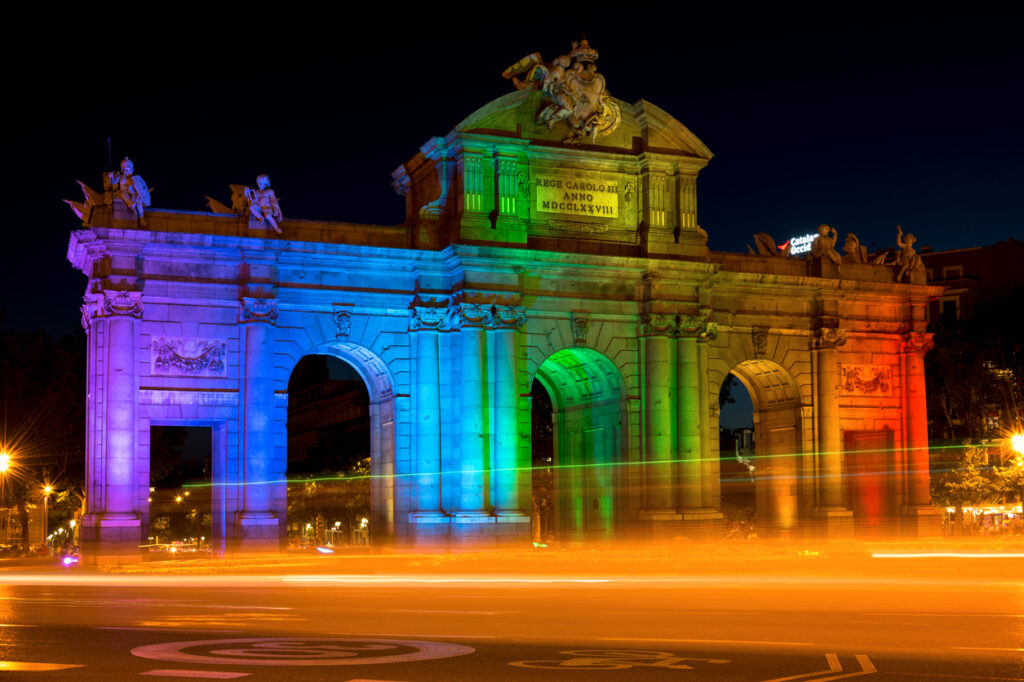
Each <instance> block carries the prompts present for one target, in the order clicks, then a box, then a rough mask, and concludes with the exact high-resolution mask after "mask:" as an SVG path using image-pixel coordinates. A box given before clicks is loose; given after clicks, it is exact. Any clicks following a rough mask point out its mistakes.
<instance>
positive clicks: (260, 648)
mask: <svg viewBox="0 0 1024 682" xmlns="http://www.w3.org/2000/svg"><path fill="white" fill-rule="evenodd" d="M230 645H236V646H235V647H232V648H222V647H225V646H228V647H230ZM187 649H199V650H200V651H201V652H203V653H187V651H186V650H187ZM388 650H391V651H392V652H393V653H390V654H384V653H382V652H385V651H388ZM403 650H404V651H403ZM474 651H476V649H474V648H473V647H469V646H466V645H464V644H452V643H450V642H426V641H422V640H411V639H368V638H364V637H359V638H356V637H351V638H347V637H346V638H342V637H251V638H245V639H207V640H197V641H191V642H166V643H164V644H149V645H146V646H140V647H135V648H134V649H132V654H133V655H135V656H138V657H140V658H150V659H155V660H158V661H173V662H175V663H200V664H211V663H212V664H225V665H239V664H245V665H269V666H285V665H373V664H379V663H407V662H409V661H428V660H433V659H438V658H453V657H455V656H465V655H467V654H471V653H473V652H474ZM363 653H369V655H368V656H362V655H360V654H363Z"/></svg>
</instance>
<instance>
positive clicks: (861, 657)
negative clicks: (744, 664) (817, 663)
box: [764, 654, 878, 682]
mask: <svg viewBox="0 0 1024 682" xmlns="http://www.w3.org/2000/svg"><path fill="white" fill-rule="evenodd" d="M854 658H856V659H857V663H858V664H860V671H859V672H852V673H845V674H843V675H834V674H833V673H841V672H843V665H842V664H841V663H840V662H839V656H837V655H836V654H825V663H826V664H827V665H828V670H816V671H814V672H811V673H800V674H799V675H789V676H787V677H775V678H772V679H770V680H765V681H764V682H790V680H803V681H804V682H826V680H841V679H844V678H847V677H860V676H861V675H871V674H873V673H877V672H878V670H877V669H876V668H875V666H874V664H873V663H872V662H871V659H870V658H868V657H867V655H866V654H857V655H856V656H854ZM821 675H826V676H827V677H820V676H821Z"/></svg>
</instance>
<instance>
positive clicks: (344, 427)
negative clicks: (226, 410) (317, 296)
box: [286, 342, 396, 544]
mask: <svg viewBox="0 0 1024 682" xmlns="http://www.w3.org/2000/svg"><path fill="white" fill-rule="evenodd" d="M311 369H312V373H313V374H314V375H316V374H317V373H319V375H322V376H314V377H313V378H312V379H310V378H309V377H308V376H307V377H306V380H305V381H303V382H301V383H295V382H296V380H297V379H298V378H299V377H300V376H301V375H303V374H306V375H308V374H310V371H311ZM393 385H394V384H393V380H392V377H391V374H390V372H389V371H388V369H387V367H386V365H385V364H384V362H383V361H382V360H381V359H380V358H379V357H377V356H376V355H375V354H374V353H372V352H371V351H369V350H368V349H366V348H364V347H362V346H359V345H356V344H353V343H348V342H335V343H328V344H323V345H321V346H318V347H316V348H312V349H310V350H308V351H307V352H305V353H303V354H302V356H300V357H299V358H298V360H297V361H296V363H295V366H294V367H293V368H292V370H291V372H290V373H289V384H288V388H289V400H288V402H289V410H288V414H289V424H288V427H287V433H288V450H289V452H288V456H287V458H286V464H287V466H288V474H289V476H288V478H289V480H290V481H291V480H292V479H293V478H295V476H293V475H292V474H295V473H297V474H302V475H303V476H302V477H303V478H304V479H308V480H309V481H310V483H312V484H316V483H318V482H317V481H316V479H317V478H318V476H317V475H315V474H316V473H317V471H318V466H320V465H321V464H322V465H324V466H327V470H329V471H331V472H334V470H336V469H337V470H338V471H337V472H334V473H335V474H336V475H335V476H328V477H326V478H328V479H332V480H333V484H329V485H311V486H309V487H310V488H311V490H310V491H309V492H310V495H317V494H319V495H322V497H323V498H325V503H324V504H325V508H331V509H334V508H336V507H339V505H341V506H342V507H350V508H349V509H347V512H346V513H340V512H339V513H336V514H335V516H338V517H339V518H338V519H334V518H333V517H332V518H330V519H328V518H326V517H325V518H324V524H325V525H324V527H323V528H320V527H318V526H317V525H315V524H316V522H315V521H310V520H309V519H305V518H303V519H301V520H300V519H291V518H289V519H288V526H292V525H294V523H295V522H297V521H301V523H302V524H314V525H313V526H312V527H311V528H309V531H311V533H310V535H313V536H315V539H316V540H318V541H321V540H323V539H324V537H326V536H331V537H330V538H328V539H334V540H337V541H342V542H355V543H356V544H361V543H364V542H367V543H368V542H370V541H371V539H372V542H373V543H374V544H380V543H386V542H390V541H391V540H392V539H393V538H394V533H395V529H394V525H395V515H394V504H395V500H394V498H395V495H394V475H395V443H396V438H395V405H394V399H395V393H394V390H393ZM310 407H312V409H309V408H310ZM301 422H305V423H304V424H303V423H301ZM341 432H345V433H341ZM342 441H344V443H343V445H344V447H346V448H347V449H348V450H349V452H348V453H346V455H345V456H339V453H337V452H334V451H335V450H337V449H338V446H339V443H342ZM324 448H327V449H328V450H331V452H326V453H325V452H318V449H324ZM293 450H294V452H293ZM310 453H312V455H313V456H312V457H310ZM331 465H333V468H332V466H331ZM343 465H344V466H343ZM339 467H341V468H342V469H344V471H342V470H340V469H339ZM320 468H323V467H322V466H320ZM324 483H331V482H330V481H324ZM303 485H305V484H304V483H302V482H298V483H296V482H290V483H289V484H288V495H289V496H291V495H293V494H294V493H295V492H296V491H297V486H303ZM293 488H295V490H293ZM316 488H320V489H319V490H317V489H316ZM346 496H347V497H346ZM353 496H354V497H353ZM335 498H336V499H335ZM342 498H345V499H342ZM349 498H352V499H349ZM366 498H368V499H366ZM289 506H291V505H290V504H289ZM339 508H340V507H339ZM307 511H308V510H307ZM314 511H315V510H314ZM335 511H337V510H335ZM307 516H309V514H307ZM315 517H316V514H313V515H312V516H310V518H315ZM341 517H345V518H341ZM339 521H340V523H338V522H339ZM335 524H337V527H336V526H335ZM303 528H304V526H303ZM303 528H300V529H298V530H299V531H300V535H301V531H302V530H303ZM293 530H294V529H293Z"/></svg>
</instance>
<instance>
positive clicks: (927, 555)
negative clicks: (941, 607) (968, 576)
mask: <svg viewBox="0 0 1024 682" xmlns="http://www.w3.org/2000/svg"><path fill="white" fill-rule="evenodd" d="M871 558H872V559H1024V554H1017V553H1008V554H979V553H977V552H922V553H920V554H914V553H904V554H898V553H894V554H872V555H871Z"/></svg>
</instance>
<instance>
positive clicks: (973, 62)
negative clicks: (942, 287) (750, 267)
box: [2, 3, 1024, 333]
mask: <svg viewBox="0 0 1024 682" xmlns="http://www.w3.org/2000/svg"><path fill="white" fill-rule="evenodd" d="M354 7H356V6H354V5H344V6H337V7H335V8H333V9H323V10H321V11H320V12H318V13H316V14H309V15H307V16H294V15H288V14H287V8H286V7H283V6H277V7H273V8H272V9H269V10H267V9H259V8H257V6H256V5H249V6H245V7H242V8H240V9H239V10H238V12H237V13H236V14H231V15H228V14H225V15H223V16H212V15H210V14H209V13H207V12H203V13H191V12H192V11H191V10H185V9H176V10H174V11H171V10H170V9H168V8H162V7H155V8H153V7H150V8H148V9H147V10H146V12H145V13H142V12H141V9H142V6H110V7H106V6H105V7H104V8H103V10H102V12H103V13H105V15H106V16H99V15H98V14H92V15H89V16H74V17H70V16H69V17H66V18H64V17H60V16H49V17H39V18H38V19H36V20H34V21H26V22H24V23H19V22H11V23H10V24H9V26H8V31H7V33H8V36H7V38H8V40H7V41H6V43H5V46H4V47H3V48H2V49H3V51H4V55H5V57H6V59H5V64H6V66H7V70H6V73H5V80H6V87H5V90H6V93H7V97H5V100H6V106H5V109H6V112H5V113H6V114H7V116H6V118H7V119H8V122H7V123H5V124H4V129H5V131H6V136H5V137H6V144H5V150H6V151H5V154H4V157H5V163H4V170H3V173H4V188H5V199H6V201H5V207H4V217H5V219H6V220H5V223H6V224H5V229H4V240H5V241H4V244H5V246H4V260H3V268H2V271H3V273H4V278H5V282H4V289H3V291H4V294H3V299H2V308H3V310H4V313H3V322H2V325H3V327H5V328H9V329H33V328H37V327H38V328H42V329H44V330H46V331H49V332H52V333H64V332H67V331H70V330H72V329H73V328H74V327H75V326H77V325H78V323H79V313H78V306H79V304H80V302H81V295H82V293H83V290H84V285H85V278H84V276H82V275H81V274H79V273H77V272H75V271H74V270H73V269H72V268H71V266H70V265H69V264H68V263H67V261H66V258H65V253H66V247H67V241H68V235H69V233H70V232H71V231H72V230H74V229H76V228H77V226H78V221H77V219H76V218H75V217H74V215H73V214H72V213H71V211H70V210H69V209H68V208H67V207H66V206H65V205H64V204H63V203H61V199H63V198H71V199H76V200H79V199H81V196H80V192H79V189H78V187H77V185H76V184H75V180H76V179H81V180H83V181H84V182H86V183H87V184H89V185H91V186H93V187H94V188H99V189H102V179H101V173H102V172H103V171H106V170H109V169H111V167H112V165H113V166H116V165H117V163H118V161H119V160H120V159H121V158H122V157H124V156H125V155H128V156H130V157H131V158H132V159H133V160H134V161H135V166H136V171H137V172H138V173H139V174H140V175H141V176H142V177H143V178H145V180H146V182H147V183H148V184H149V186H150V188H151V189H153V190H154V191H153V204H154V206H156V207H166V208H176V209H187V210H203V208H204V203H205V202H204V199H203V195H204V194H209V195H211V196H214V197H216V198H218V199H220V200H221V201H223V202H225V203H229V201H228V198H229V192H228V188H227V185H228V184H229V183H246V184H249V185H252V184H254V183H255V177H256V175H257V174H258V173H268V174H269V175H270V176H271V178H272V180H273V186H274V188H275V190H276V192H277V194H278V196H279V197H280V199H281V204H282V207H283V209H284V213H285V216H286V217H289V216H290V217H296V218H312V219H331V220H342V221H351V222H365V223H377V224H395V223H398V222H401V221H402V220H403V218H404V216H403V200H402V198H401V197H399V196H397V195H396V194H395V193H394V190H393V189H392V188H391V185H390V183H391V177H390V173H391V171H392V170H394V169H395V168H396V167H398V166H399V165H400V164H401V163H403V162H404V161H405V160H407V159H408V158H410V157H411V156H413V155H414V154H415V152H416V151H417V149H418V147H419V146H420V145H421V144H423V143H424V142H425V141H426V140H427V139H428V138H429V137H430V136H435V135H444V134H446V133H447V132H448V131H450V130H451V129H452V127H453V126H454V125H455V124H457V123H458V122H459V121H460V120H462V119H463V118H465V117H466V116H467V115H469V114H470V113H471V112H472V111H473V110H475V109H476V108H478V107H480V106H483V105H484V104H486V103H487V102H488V101H490V100H492V99H494V98H496V97H498V96H500V95H502V94H504V93H506V92H508V91H509V90H510V89H511V88H512V86H511V84H510V83H509V82H508V81H506V80H504V79H502V78H501V75H500V74H501V71H502V70H503V69H504V68H505V67H507V66H508V65H510V64H512V63H513V62H515V61H516V60H518V59H519V58H520V57H522V56H523V55H525V54H527V53H529V52H533V51H539V52H541V54H542V55H543V56H544V57H545V58H546V59H551V58H553V57H554V56H556V55H558V54H564V53H566V52H567V51H568V50H569V48H570V43H571V41H573V40H578V39H579V38H580V37H581V36H582V35H583V34H584V33H585V34H586V36H587V37H588V39H589V40H590V42H591V44H592V46H593V47H594V48H596V49H597V50H598V51H599V52H600V58H599V60H598V68H599V70H600V71H601V72H602V73H603V74H604V75H605V76H606V78H607V82H608V89H609V91H610V92H611V93H612V94H613V95H615V96H616V97H619V98H621V99H624V100H626V101H628V102H634V101H636V100H638V99H640V98H644V99H647V100H650V101H651V102H653V103H655V104H657V105H658V106H660V107H662V108H663V109H665V110H667V111H668V112H669V113H671V114H672V115H674V116H675V117H676V118H678V119H679V120H680V121H681V122H682V123H683V124H684V125H686V126H687V127H688V128H690V130H692V131H693V132H694V133H695V134H696V135H697V136H698V137H699V138H700V139H701V140H703V141H704V143H705V144H707V146H708V147H709V148H710V149H711V150H712V152H714V153H715V158H714V159H712V161H711V163H710V165H709V166H708V168H707V169H706V170H704V171H703V172H702V173H701V176H700V181H699V184H698V211H699V220H700V223H701V225H702V226H703V227H704V228H705V229H706V230H707V231H708V233H709V235H710V246H711V248H712V249H715V250H722V251H736V252H745V251H746V244H747V243H752V240H751V237H750V235H751V234H752V233H754V232H760V231H765V232H769V233H771V234H772V235H773V236H774V237H775V238H776V240H777V241H779V242H783V241H785V240H786V239H787V238H788V237H790V236H794V235H798V234H803V233H806V232H809V231H812V230H813V229H814V228H815V227H816V226H817V225H818V224H819V223H822V222H825V223H829V224H830V225H832V226H834V227H836V228H837V229H838V230H839V233H840V239H842V238H844V236H845V233H846V232H847V231H852V232H856V233H857V234H858V236H859V237H860V239H861V241H862V242H863V243H864V244H865V245H866V246H868V247H869V248H870V249H872V250H873V249H875V248H881V247H884V246H891V245H892V244H893V243H894V239H895V228H896V225H897V223H899V224H902V225H903V227H904V229H905V230H906V231H908V232H912V233H914V234H916V235H917V236H918V246H919V247H920V246H924V245H931V246H933V247H934V248H935V249H937V250H941V249H951V248H960V247H968V246H976V245H984V244H992V243H996V242H998V241H1001V240H1004V239H1006V238H1007V237H1011V236H1014V237H1016V238H1018V239H1019V238H1021V237H1022V235H1024V226H1022V215H1024V170H1022V166H1021V159H1022V158H1024V125H1022V120H1024V116H1022V114H1024V110H1022V106H1021V88H1022V80H1024V79H1022V73H1024V68H1022V67H1024V57H1022V55H1024V52H1022V49H1021V47H1020V44H1021V38H1020V26H1021V22H1020V17H1019V16H1016V15H1011V14H1009V13H997V12H991V13H988V14H986V13H984V12H983V11H982V10H976V9H971V10H963V9H962V8H961V9H959V10H958V12H957V13H956V14H952V13H951V14H948V15H941V14H938V10H937V7H936V6H931V7H930V8H929V10H928V11H927V12H922V13H911V12H907V13H904V14H899V13H893V12H892V11H891V10H888V9H880V8H872V7H870V6H868V5H864V4H858V5H855V6H850V7H848V8H844V6H842V5H836V4H832V5H828V9H827V11H825V10H814V11H810V10H803V11H798V10H788V9H783V8H778V7H774V6H773V7H771V8H769V9H759V10H756V11H749V10H747V9H745V8H743V7H742V6H740V5H728V6H725V5H722V6H721V7H722V9H719V10H697V9H694V8H690V7H686V6H683V5H672V6H665V7H661V6H649V5H639V4H636V5H631V4H621V5H619V6H618V8H617V9H616V10H615V11H608V10H605V9H602V8H595V7H593V6H592V5H588V4H586V3H575V4H570V3H563V4H537V5H528V4H523V5H518V6H511V5H509V6H503V7H504V9H503V10H502V11H501V12H500V13H499V11H498V10H495V9H484V7H485V6H482V5H470V6H467V7H464V8H457V7H456V6H443V7H442V6H440V5H439V6H438V8H437V10H436V11H434V12H432V13H427V12H423V13H416V14H409V13H405V12H403V11H401V10H400V9H399V8H398V7H397V6H395V5H391V4H388V5H387V6H384V5H381V8H380V9H379V10H377V9H374V8H373V7H369V8H367V7H361V9H360V11H362V12H364V13H365V12H369V13H371V15H370V16H369V17H368V18H363V19H357V18H356V17H355V15H354V14H353V13H352V12H353V11H354V10H353V9H352V8H354ZM98 11H99V10H97V12H98ZM69 12H71V11H70V10H69ZM196 12H198V10H196ZM75 13H77V14H88V12H85V11H84V10H81V9H79V10H75ZM53 14H54V15H59V12H57V11H56V10H54V12H53ZM143 14H145V16H143ZM146 17H150V18H146ZM26 45H27V46H30V47H24V46H26ZM108 136H109V137H110V139H111V150H110V151H111V154H110V159H111V161H112V165H111V163H108V149H107V138H108ZM1022 266H1024V265H1022Z"/></svg>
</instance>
